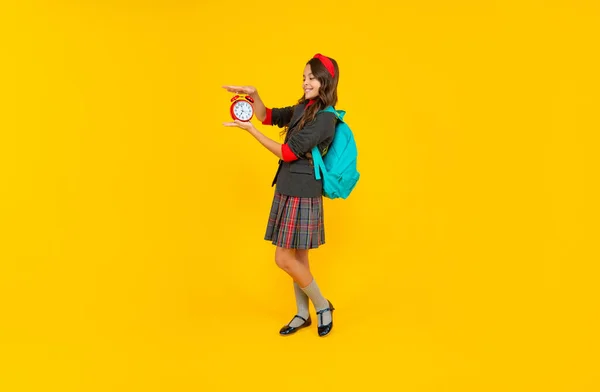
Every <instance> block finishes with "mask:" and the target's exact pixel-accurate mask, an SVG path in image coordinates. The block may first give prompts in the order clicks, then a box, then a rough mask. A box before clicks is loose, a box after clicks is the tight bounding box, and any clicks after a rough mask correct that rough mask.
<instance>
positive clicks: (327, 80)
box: [282, 57, 340, 134]
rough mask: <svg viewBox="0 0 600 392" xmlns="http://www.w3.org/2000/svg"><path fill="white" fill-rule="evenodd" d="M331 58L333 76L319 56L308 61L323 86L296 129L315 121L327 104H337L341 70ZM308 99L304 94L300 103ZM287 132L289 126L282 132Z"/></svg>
mask: <svg viewBox="0 0 600 392" xmlns="http://www.w3.org/2000/svg"><path fill="white" fill-rule="evenodd" d="M329 60H331V62H332V63H333V67H334V69H335V72H334V75H335V76H331V74H330V73H329V71H328V70H327V68H325V66H324V65H323V63H322V62H321V60H319V59H318V58H312V59H310V60H309V61H308V62H307V63H306V64H310V69H311V71H312V74H313V75H314V76H315V77H316V78H317V80H318V81H319V83H321V87H320V88H319V96H318V97H316V98H315V103H313V104H312V105H310V106H309V107H308V108H306V110H305V111H304V114H303V115H302V118H301V119H300V122H299V123H298V126H297V128H296V129H302V127H304V125H306V124H309V123H311V122H312V121H314V119H315V117H316V116H317V112H318V111H319V110H323V109H325V108H326V107H327V106H335V105H336V104H337V101H338V96H337V86H338V80H339V74H340V71H339V68H338V64H337V62H336V61H335V60H334V59H332V58H331V57H329ZM307 101H308V100H307V99H306V98H305V97H304V95H302V97H301V98H300V99H299V100H298V103H299V104H304V103H306V102H307ZM286 132H287V127H286V128H285V129H284V130H283V132H282V134H285V133H286Z"/></svg>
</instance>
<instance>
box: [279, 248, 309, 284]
mask: <svg viewBox="0 0 600 392" xmlns="http://www.w3.org/2000/svg"><path fill="white" fill-rule="evenodd" d="M275 263H277V266H278V267H279V268H281V269H282V270H284V271H285V272H286V273H287V274H288V275H290V276H291V277H292V279H294V282H296V283H298V285H299V286H300V287H306V286H308V285H309V284H310V282H312V281H313V277H312V274H311V273H310V270H309V269H308V266H307V265H305V264H303V263H301V262H300V261H299V260H298V259H297V258H296V251H295V250H294V249H288V248H281V247H279V246H278V247H277V249H276V250H275Z"/></svg>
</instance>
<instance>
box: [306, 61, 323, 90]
mask: <svg viewBox="0 0 600 392" xmlns="http://www.w3.org/2000/svg"><path fill="white" fill-rule="evenodd" d="M320 87H321V83H320V82H319V81H318V80H317V78H316V76H314V75H313V74H312V70H311V68H310V64H306V67H304V76H303V82H302V88H303V89H304V98H306V99H314V98H317V97H318V96H319V88H320Z"/></svg>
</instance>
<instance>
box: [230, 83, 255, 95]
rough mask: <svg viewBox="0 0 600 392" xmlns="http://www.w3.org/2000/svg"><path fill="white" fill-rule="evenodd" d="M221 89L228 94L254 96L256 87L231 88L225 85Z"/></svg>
mask: <svg viewBox="0 0 600 392" xmlns="http://www.w3.org/2000/svg"><path fill="white" fill-rule="evenodd" d="M223 88H224V89H225V90H227V91H229V92H230V93H236V94H246V95H252V94H256V87H253V86H231V85H226V86H223Z"/></svg>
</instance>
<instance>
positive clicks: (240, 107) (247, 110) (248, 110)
mask: <svg viewBox="0 0 600 392" xmlns="http://www.w3.org/2000/svg"><path fill="white" fill-rule="evenodd" d="M252 112H253V110H252V105H250V103H249V102H246V101H238V102H236V103H235V104H234V106H233V114H234V115H235V116H236V117H237V118H238V119H240V120H242V121H248V120H250V119H251V118H252Z"/></svg>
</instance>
